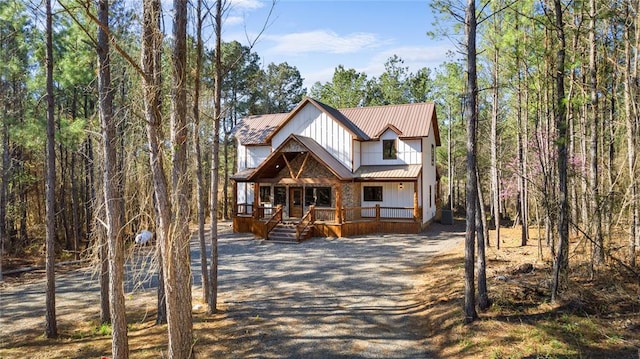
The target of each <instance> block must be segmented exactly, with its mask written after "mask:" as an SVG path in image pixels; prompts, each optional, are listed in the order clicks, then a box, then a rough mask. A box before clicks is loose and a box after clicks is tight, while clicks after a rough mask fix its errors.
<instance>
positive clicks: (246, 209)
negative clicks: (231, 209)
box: [236, 203, 253, 216]
mask: <svg viewBox="0 0 640 359" xmlns="http://www.w3.org/2000/svg"><path fill="white" fill-rule="evenodd" d="M252 214H253V203H238V204H237V206H236V215H238V216H250V215H252Z"/></svg>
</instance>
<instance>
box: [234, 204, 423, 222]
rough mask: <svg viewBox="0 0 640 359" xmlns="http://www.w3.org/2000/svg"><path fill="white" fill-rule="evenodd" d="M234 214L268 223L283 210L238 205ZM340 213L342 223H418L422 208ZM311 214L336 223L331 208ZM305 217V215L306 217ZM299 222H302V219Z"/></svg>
mask: <svg viewBox="0 0 640 359" xmlns="http://www.w3.org/2000/svg"><path fill="white" fill-rule="evenodd" d="M237 208H238V211H237V212H236V214H237V215H239V216H252V217H253V218H255V219H258V220H267V221H270V220H271V219H272V218H274V216H275V215H276V214H278V215H279V217H280V221H282V216H283V213H282V212H283V210H282V206H277V207H266V206H258V207H255V208H254V205H253V204H251V203H240V204H238V206H237ZM312 208H313V210H312ZM340 211H341V216H340V218H341V220H342V222H357V221H385V220H403V221H415V222H419V221H420V220H421V219H422V218H421V217H420V216H419V215H416V214H419V213H422V207H418V208H417V209H416V208H413V207H382V206H379V205H376V206H369V207H343V208H341V209H340ZM309 213H311V216H313V220H314V221H322V222H329V223H335V222H337V213H336V208H333V207H315V206H313V207H310V208H309V210H308V211H307V214H309ZM306 216H307V215H305V217H306ZM305 217H303V219H302V220H301V221H300V222H302V221H303V220H304V218H305Z"/></svg>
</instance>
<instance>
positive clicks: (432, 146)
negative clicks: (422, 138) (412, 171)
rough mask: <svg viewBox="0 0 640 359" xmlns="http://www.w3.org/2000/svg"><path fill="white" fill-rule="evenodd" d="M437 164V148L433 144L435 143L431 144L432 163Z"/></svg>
mask: <svg viewBox="0 0 640 359" xmlns="http://www.w3.org/2000/svg"><path fill="white" fill-rule="evenodd" d="M435 164H436V150H435V146H434V145H433V143H432V144H431V165H432V166H433V165H435Z"/></svg>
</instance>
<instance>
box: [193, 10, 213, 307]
mask: <svg viewBox="0 0 640 359" xmlns="http://www.w3.org/2000/svg"><path fill="white" fill-rule="evenodd" d="M196 12H197V13H196V21H197V24H196V32H197V35H196V73H195V76H194V84H193V87H194V89H193V122H194V123H193V127H194V129H195V131H193V142H194V145H195V150H196V179H197V191H198V241H199V243H200V269H201V270H200V272H201V276H202V300H203V301H204V302H205V303H208V297H209V270H208V268H207V244H206V239H205V230H204V223H205V207H206V201H205V191H204V176H203V173H202V150H201V149H200V73H201V70H202V56H203V55H202V0H197V9H196Z"/></svg>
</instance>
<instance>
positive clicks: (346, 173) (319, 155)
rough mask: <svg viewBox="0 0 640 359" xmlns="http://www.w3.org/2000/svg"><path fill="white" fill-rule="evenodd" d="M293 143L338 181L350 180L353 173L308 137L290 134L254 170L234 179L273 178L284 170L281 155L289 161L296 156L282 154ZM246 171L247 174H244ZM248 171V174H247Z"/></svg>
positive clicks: (287, 153) (236, 175)
mask: <svg viewBox="0 0 640 359" xmlns="http://www.w3.org/2000/svg"><path fill="white" fill-rule="evenodd" d="M291 141H295V142H297V143H299V144H300V145H301V146H302V147H304V148H306V149H307V150H308V151H309V153H310V154H311V156H313V158H315V159H316V160H317V161H318V162H320V163H321V164H323V165H324V166H326V167H327V169H328V170H329V171H331V173H333V174H334V175H335V176H336V177H337V178H338V179H339V180H350V179H352V178H353V173H351V171H350V170H349V169H348V168H347V167H345V166H344V165H343V164H342V163H340V161H338V160H337V159H336V158H335V157H333V156H332V155H331V154H330V153H329V152H328V151H327V150H326V149H325V148H324V147H322V146H321V145H320V144H319V143H317V142H316V141H315V140H313V139H312V138H309V137H305V136H300V135H295V134H291V135H289V137H288V138H287V139H286V140H285V141H284V142H282V144H280V146H279V147H278V148H277V149H276V150H275V151H273V152H271V154H270V155H269V156H268V157H267V158H266V159H265V160H264V161H263V162H262V163H261V164H260V166H258V168H255V169H246V170H244V171H240V172H238V173H236V174H235V175H233V178H234V179H237V180H244V181H256V180H258V179H259V178H260V177H273V176H274V175H275V174H276V173H277V172H279V171H280V169H281V168H284V165H285V163H284V161H285V160H284V159H283V155H284V156H285V157H287V159H289V160H291V159H292V158H294V157H295V156H297V155H298V154H299V153H298V152H283V149H284V148H285V147H286V146H287V145H288V144H289V143H290V142H291ZM245 171H247V172H248V173H245ZM249 171H250V172H249Z"/></svg>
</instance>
